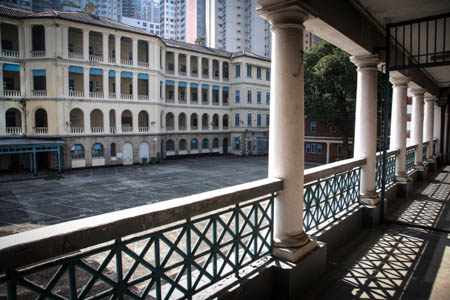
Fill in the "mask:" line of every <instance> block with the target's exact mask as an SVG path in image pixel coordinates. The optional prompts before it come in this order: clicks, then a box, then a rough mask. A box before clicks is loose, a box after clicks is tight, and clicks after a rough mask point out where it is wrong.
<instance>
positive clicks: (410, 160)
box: [406, 145, 417, 173]
mask: <svg viewBox="0 0 450 300" xmlns="http://www.w3.org/2000/svg"><path fill="white" fill-rule="evenodd" d="M416 148H417V145H413V146H409V147H407V148H406V173H411V172H412V171H413V170H414V169H415V159H416Z"/></svg>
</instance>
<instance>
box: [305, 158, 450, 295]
mask: <svg viewBox="0 0 450 300" xmlns="http://www.w3.org/2000/svg"><path fill="white" fill-rule="evenodd" d="M400 201H401V203H400V204H398V206H397V207H396V209H395V210H393V212H392V213H390V214H388V216H387V217H386V222H385V223H384V224H381V225H379V226H377V227H376V228H373V229H370V230H366V231H363V232H361V234H360V235H358V236H355V237H354V238H351V240H350V241H348V242H347V243H346V244H345V246H344V247H342V248H340V249H339V250H337V251H334V253H333V252H331V253H330V252H329V257H328V268H327V272H326V273H325V274H324V275H323V276H322V277H321V279H320V283H319V284H318V285H317V286H316V287H314V288H313V289H312V291H311V292H310V293H309V295H308V297H306V298H307V299H449V297H450V281H449V278H450V166H446V167H444V168H442V169H440V170H439V171H438V172H436V173H435V175H434V176H433V177H432V180H430V181H428V182H425V183H422V184H421V185H420V186H419V187H418V189H417V190H416V193H415V194H414V195H413V196H412V197H409V198H408V199H405V200H400ZM302 299H305V298H304V297H302Z"/></svg>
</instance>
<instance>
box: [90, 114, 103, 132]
mask: <svg viewBox="0 0 450 300" xmlns="http://www.w3.org/2000/svg"><path fill="white" fill-rule="evenodd" d="M103 131H104V127H103V112H102V111H101V110H99V109H94V110H93V111H92V112H91V132H92V133H102V132H103Z"/></svg>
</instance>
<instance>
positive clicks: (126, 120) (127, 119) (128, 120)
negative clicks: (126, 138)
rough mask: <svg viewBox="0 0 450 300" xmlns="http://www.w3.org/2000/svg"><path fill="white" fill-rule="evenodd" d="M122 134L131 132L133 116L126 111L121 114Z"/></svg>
mask: <svg viewBox="0 0 450 300" xmlns="http://www.w3.org/2000/svg"><path fill="white" fill-rule="evenodd" d="M121 123H122V132H133V115H132V113H131V111H129V110H128V109H126V110H124V111H123V112H122V117H121Z"/></svg>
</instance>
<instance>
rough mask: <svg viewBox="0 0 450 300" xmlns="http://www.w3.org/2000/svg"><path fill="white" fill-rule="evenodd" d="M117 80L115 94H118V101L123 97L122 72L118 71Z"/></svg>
mask: <svg viewBox="0 0 450 300" xmlns="http://www.w3.org/2000/svg"><path fill="white" fill-rule="evenodd" d="M116 59H117V56H116ZM115 80H116V90H115V93H116V99H117V100H118V99H120V98H121V97H122V95H121V94H122V86H121V85H120V84H121V78H120V71H119V70H116V77H115ZM116 121H117V119H116Z"/></svg>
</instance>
